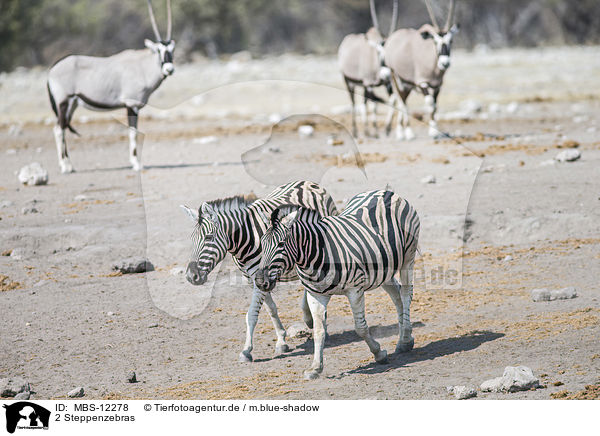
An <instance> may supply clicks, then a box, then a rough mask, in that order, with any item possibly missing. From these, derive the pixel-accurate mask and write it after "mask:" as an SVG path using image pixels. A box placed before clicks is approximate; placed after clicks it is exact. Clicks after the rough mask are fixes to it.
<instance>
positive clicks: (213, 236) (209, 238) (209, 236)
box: [204, 233, 215, 241]
mask: <svg viewBox="0 0 600 436" xmlns="http://www.w3.org/2000/svg"><path fill="white" fill-rule="evenodd" d="M213 239H215V235H211V234H210V233H209V234H208V235H206V236H205V237H204V240H205V241H212V240H213Z"/></svg>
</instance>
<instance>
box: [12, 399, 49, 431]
mask: <svg viewBox="0 0 600 436" xmlns="http://www.w3.org/2000/svg"><path fill="white" fill-rule="evenodd" d="M3 407H4V408H5V409H6V431H8V432H9V433H14V432H15V430H16V429H17V428H19V429H44V430H47V429H48V425H49V423H50V411H49V410H48V409H46V408H44V407H42V406H39V405H37V404H35V403H31V402H29V401H19V402H17V403H13V404H10V405H8V406H7V405H3Z"/></svg>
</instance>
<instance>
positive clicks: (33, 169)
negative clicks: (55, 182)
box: [17, 162, 48, 186]
mask: <svg viewBox="0 0 600 436" xmlns="http://www.w3.org/2000/svg"><path fill="white" fill-rule="evenodd" d="M17 178H18V179H19V182H21V183H23V184H24V185H30V186H33V185H45V184H46V183H48V171H46V170H45V169H44V168H43V167H42V166H41V165H40V164H39V163H37V162H33V163H30V164H29V165H25V166H24V167H23V168H21V169H20V170H19V174H18V175H17Z"/></svg>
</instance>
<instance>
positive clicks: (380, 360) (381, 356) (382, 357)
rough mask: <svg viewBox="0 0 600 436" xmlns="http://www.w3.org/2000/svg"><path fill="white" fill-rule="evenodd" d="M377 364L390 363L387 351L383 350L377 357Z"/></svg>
mask: <svg viewBox="0 0 600 436" xmlns="http://www.w3.org/2000/svg"><path fill="white" fill-rule="evenodd" d="M375 362H377V363H388V358H387V351H385V350H381V351H380V352H379V353H377V354H376V355H375Z"/></svg>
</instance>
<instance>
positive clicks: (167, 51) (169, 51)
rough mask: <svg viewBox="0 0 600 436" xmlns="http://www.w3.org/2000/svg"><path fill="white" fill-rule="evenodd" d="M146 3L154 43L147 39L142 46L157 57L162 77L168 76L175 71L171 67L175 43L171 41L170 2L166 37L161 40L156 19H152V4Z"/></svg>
mask: <svg viewBox="0 0 600 436" xmlns="http://www.w3.org/2000/svg"><path fill="white" fill-rule="evenodd" d="M147 1H148V13H149V14H150V22H151V23H152V30H153V31H154V36H155V37H156V42H154V41H150V40H149V39H146V40H144V44H145V45H146V47H148V48H149V49H150V50H152V51H153V52H154V53H156V54H157V56H158V62H159V63H160V66H161V69H162V73H163V76H165V77H166V76H170V75H171V74H173V72H174V71H175V67H174V66H173V50H174V49H175V41H173V40H172V39H171V29H172V27H173V26H172V20H171V0H167V37H166V38H165V39H163V38H162V37H161V36H160V32H159V31H158V26H157V25H156V18H154V11H153V10H152V4H151V3H150V0H147Z"/></svg>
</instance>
